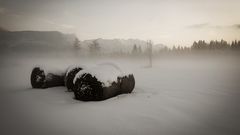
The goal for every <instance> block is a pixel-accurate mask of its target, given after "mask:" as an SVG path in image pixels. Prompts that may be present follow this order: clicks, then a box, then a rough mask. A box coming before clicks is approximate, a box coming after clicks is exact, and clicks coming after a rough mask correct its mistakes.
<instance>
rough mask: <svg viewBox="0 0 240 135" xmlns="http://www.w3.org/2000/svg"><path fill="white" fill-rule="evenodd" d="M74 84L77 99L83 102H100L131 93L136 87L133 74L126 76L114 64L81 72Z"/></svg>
mask: <svg viewBox="0 0 240 135" xmlns="http://www.w3.org/2000/svg"><path fill="white" fill-rule="evenodd" d="M73 83H74V87H73V92H74V95H75V98H76V99H77V100H83V101H98V100H104V99H108V98H111V97H114V96H116V95H119V94H123V93H131V92H132V91H133V89H134V86H135V80H134V76H133V74H124V73H123V72H122V71H121V70H120V68H119V67H117V66H116V65H113V64H106V65H98V66H96V67H93V68H89V69H84V70H81V71H80V72H78V73H77V75H76V76H75V78H74V81H73Z"/></svg>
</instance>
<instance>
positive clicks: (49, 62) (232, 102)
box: [0, 56, 240, 135]
mask: <svg viewBox="0 0 240 135" xmlns="http://www.w3.org/2000/svg"><path fill="white" fill-rule="evenodd" d="M239 58H240V57H239V56H238V57H235V56H226V57H225V56H222V57H220V58H216V57H214V58H212V57H207V56H205V57H194V58H191V59H190V58H160V59H154V60H153V67H152V68H148V67H147V63H148V62H147V61H146V59H142V60H141V59H133V58H132V59H127V58H124V59H120V58H116V59H109V58H106V59H103V58H100V59H93V58H79V59H71V58H64V57H62V58H46V57H45V58H26V57H6V56H4V57H1V58H0V59H1V64H0V66H1V67H0V134H1V135H93V134H98V135H108V134H109V135H113V134H114V135H139V134H142V135H196V134H199V135H206V134H208V135H233V134H236V135H239V134H240V105H239V104H240V82H239V81H240V63H239ZM109 61H110V62H111V61H113V62H115V63H118V64H120V65H122V66H124V67H125V68H127V69H130V70H132V71H133V73H134V75H135V80H136V86H135V89H134V91H133V93H131V94H124V95H119V96H117V97H114V98H111V99H108V100H104V101H100V102H99V101H98V102H82V101H77V100H75V99H74V95H73V93H71V92H67V89H66V88H64V87H55V88H48V89H32V88H31V85H30V73H31V70H32V68H33V67H34V66H35V65H44V66H54V67H58V68H59V69H61V68H67V66H69V65H71V64H76V63H79V64H82V65H94V64H96V63H101V62H109Z"/></svg>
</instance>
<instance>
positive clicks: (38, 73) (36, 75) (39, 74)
mask: <svg viewBox="0 0 240 135" xmlns="http://www.w3.org/2000/svg"><path fill="white" fill-rule="evenodd" d="M45 78H46V76H45V73H44V71H43V70H42V69H40V67H35V68H34V69H33V70H32V73H31V85H32V87H33V88H43V86H44V84H45Z"/></svg>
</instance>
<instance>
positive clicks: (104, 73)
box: [73, 63, 124, 87]
mask: <svg viewBox="0 0 240 135" xmlns="http://www.w3.org/2000/svg"><path fill="white" fill-rule="evenodd" d="M85 73H89V74H91V75H92V76H95V77H96V78H97V79H98V81H100V82H102V86H103V87H109V86H111V84H112V83H113V82H117V78H118V77H121V76H123V75H124V74H123V72H122V71H121V69H120V68H119V67H118V66H117V65H116V64H113V63H103V64H98V65H97V66H94V67H91V68H87V69H83V70H81V71H79V72H78V73H77V74H76V76H75V78H74V80H73V83H74V84H75V82H76V80H77V79H78V78H80V77H81V76H82V75H83V74H85Z"/></svg>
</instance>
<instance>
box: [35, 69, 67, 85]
mask: <svg viewBox="0 0 240 135" xmlns="http://www.w3.org/2000/svg"><path fill="white" fill-rule="evenodd" d="M64 76H65V72H63V71H61V73H49V72H46V70H44V69H42V68H40V67H35V68H33V70H32V73H31V85H32V87H33V88H49V87H55V86H64Z"/></svg>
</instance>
